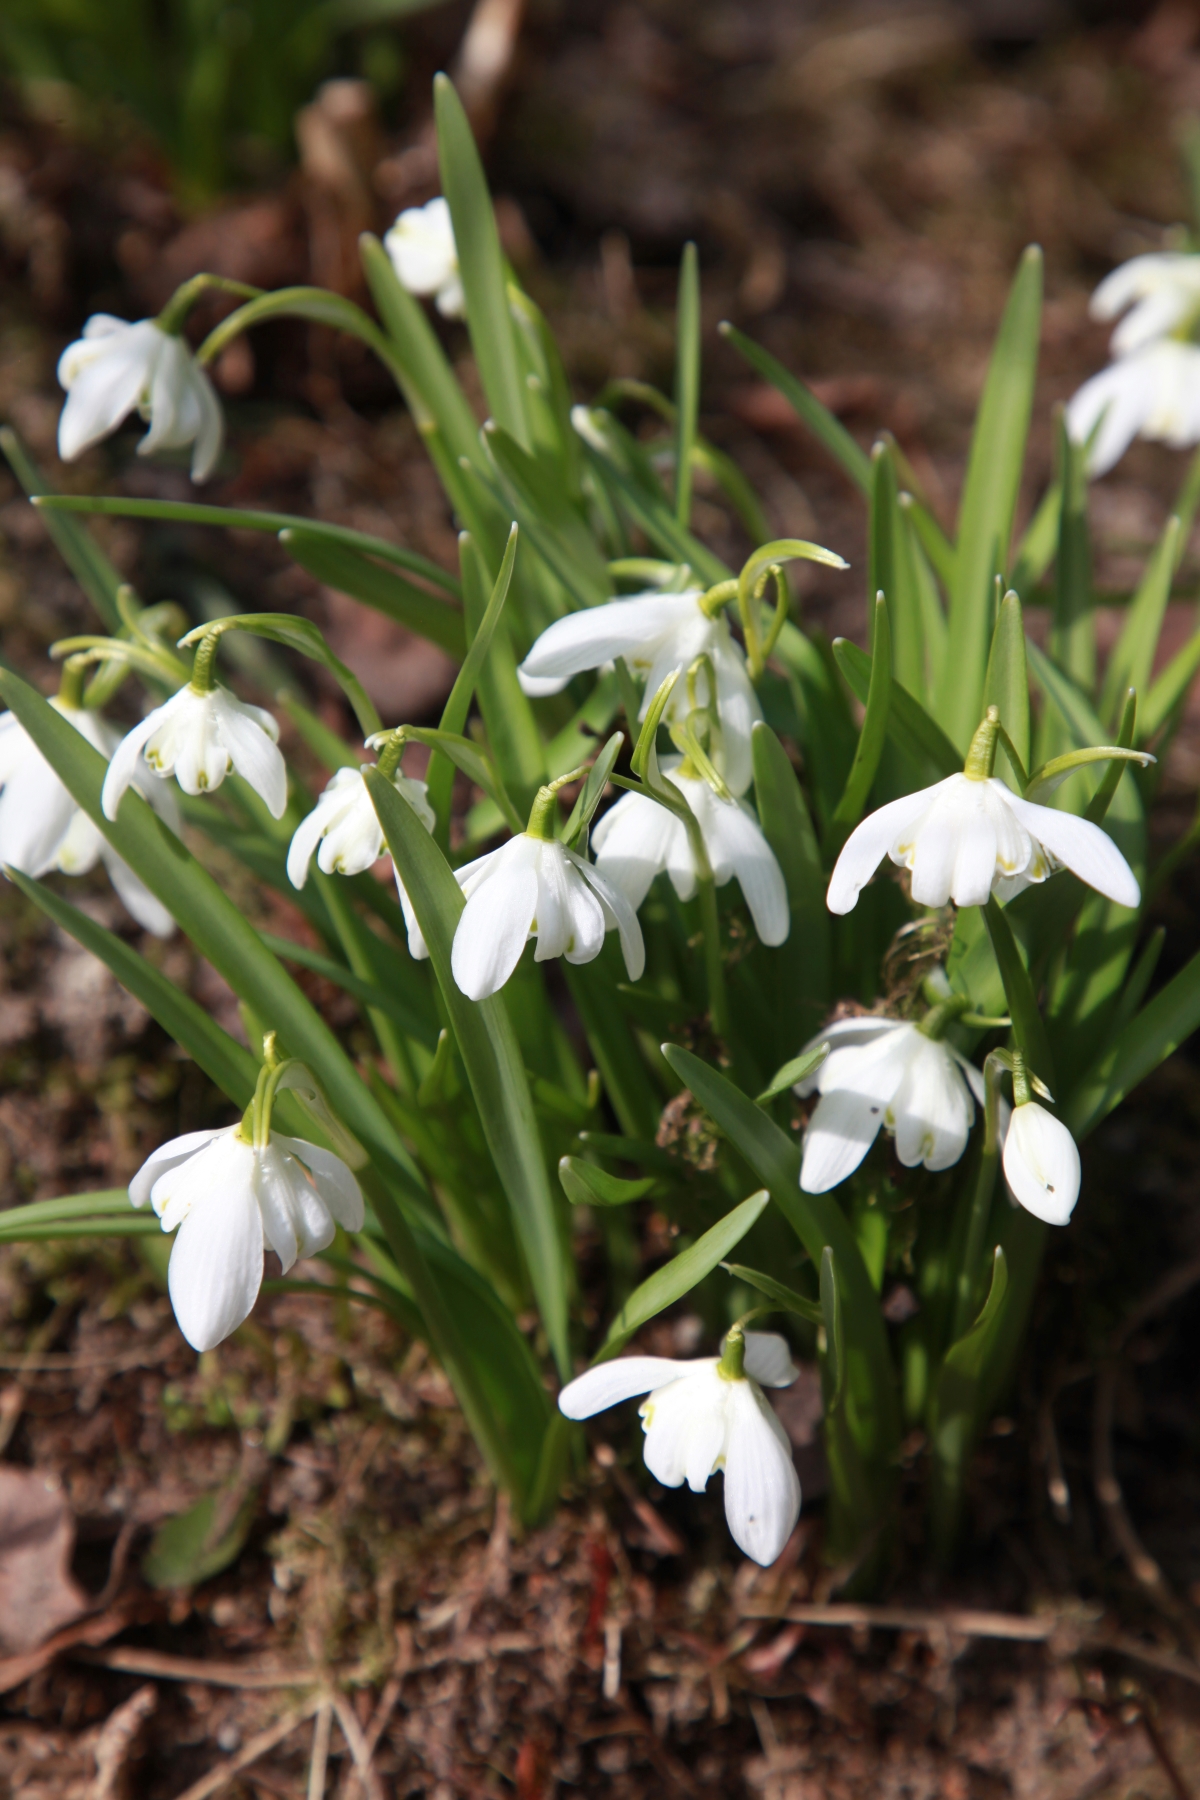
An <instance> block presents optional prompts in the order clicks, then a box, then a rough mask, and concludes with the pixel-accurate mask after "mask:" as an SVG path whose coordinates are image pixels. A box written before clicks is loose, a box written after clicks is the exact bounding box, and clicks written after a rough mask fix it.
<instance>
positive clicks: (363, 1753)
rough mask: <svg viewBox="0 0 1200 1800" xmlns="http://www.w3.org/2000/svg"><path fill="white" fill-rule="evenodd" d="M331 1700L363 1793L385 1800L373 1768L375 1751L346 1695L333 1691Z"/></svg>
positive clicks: (377, 1799) (368, 1799)
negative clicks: (368, 1741)
mask: <svg viewBox="0 0 1200 1800" xmlns="http://www.w3.org/2000/svg"><path fill="white" fill-rule="evenodd" d="M331 1700H332V1705H333V1710H334V1711H335V1712H336V1714H337V1721H338V1724H339V1725H340V1726H341V1728H342V1736H343V1737H344V1738H345V1740H346V1743H347V1746H348V1747H349V1750H350V1754H351V1756H352V1757H353V1758H354V1771H355V1774H356V1775H357V1776H358V1779H359V1781H360V1783H361V1784H362V1788H363V1792H364V1793H365V1794H366V1796H367V1800H384V1794H383V1788H382V1785H381V1784H380V1780H379V1777H378V1775H377V1774H376V1773H375V1771H374V1769H373V1768H372V1767H371V1759H372V1757H373V1755H374V1751H373V1749H372V1748H371V1746H369V1745H368V1743H367V1740H366V1738H365V1737H364V1735H363V1728H362V1726H361V1725H360V1724H359V1722H358V1720H357V1719H356V1718H355V1716H354V1708H353V1707H352V1706H351V1704H350V1702H349V1700H348V1699H347V1698H346V1696H345V1694H342V1693H338V1692H337V1690H336V1689H335V1690H334V1691H333V1694H332V1696H331Z"/></svg>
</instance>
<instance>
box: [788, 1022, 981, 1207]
mask: <svg viewBox="0 0 1200 1800" xmlns="http://www.w3.org/2000/svg"><path fill="white" fill-rule="evenodd" d="M823 1043H829V1044H831V1045H832V1046H833V1047H832V1049H831V1050H830V1052H829V1055H828V1056H827V1057H826V1058H825V1061H824V1062H823V1063H822V1064H821V1066H820V1068H819V1069H817V1070H815V1071H814V1072H813V1074H811V1075H809V1076H807V1077H806V1078H805V1079H804V1080H803V1081H798V1082H797V1083H796V1092H797V1094H799V1095H800V1097H801V1099H806V1098H807V1097H808V1095H809V1094H812V1093H818V1094H820V1096H821V1098H820V1099H819V1101H818V1102H817V1108H816V1111H815V1112H814V1113H813V1116H812V1118H811V1119H810V1121H809V1125H808V1130H807V1131H806V1132H805V1134H804V1161H803V1163H802V1164H801V1167H800V1186H801V1187H802V1188H803V1189H804V1190H805V1192H806V1193H809V1194H824V1193H826V1192H827V1191H828V1190H829V1189H830V1188H832V1187H836V1186H837V1185H838V1183H839V1182H840V1181H845V1180H846V1177H847V1176H848V1175H852V1174H853V1173H854V1171H855V1169H857V1167H858V1165H859V1164H860V1163H861V1162H862V1160H863V1158H864V1157H865V1156H866V1154H867V1151H868V1150H869V1149H870V1148H871V1145H872V1144H873V1143H874V1142H875V1139H876V1136H877V1135H878V1133H879V1131H880V1129H881V1128H882V1129H883V1130H884V1131H888V1132H891V1133H892V1134H893V1135H894V1136H895V1139H896V1154H897V1156H898V1157H899V1158H900V1161H901V1162H902V1163H903V1164H904V1166H905V1168H906V1169H915V1168H916V1167H917V1165H918V1164H919V1163H923V1164H924V1165H925V1167H926V1168H927V1169H949V1168H950V1167H951V1166H952V1165H953V1164H954V1163H956V1162H957V1161H958V1159H959V1157H960V1156H961V1155H962V1153H963V1151H964V1150H965V1149H966V1145H967V1137H968V1134H969V1133H970V1130H971V1126H972V1125H973V1124H974V1122H975V1101H976V1100H978V1101H979V1103H980V1105H981V1106H982V1105H983V1103H984V1100H985V1090H984V1081H983V1075H982V1073H981V1072H980V1070H978V1069H977V1068H976V1067H975V1065H974V1064H973V1063H970V1062H968V1061H967V1059H966V1057H965V1056H962V1055H961V1054H960V1053H959V1052H958V1051H957V1050H956V1049H955V1048H954V1046H953V1045H952V1044H950V1043H947V1042H946V1040H945V1039H944V1038H942V1039H937V1040H935V1039H933V1038H930V1037H927V1036H926V1035H925V1033H924V1032H923V1031H921V1030H920V1029H919V1027H918V1026H916V1025H914V1024H910V1023H907V1022H906V1021H904V1020H903V1019H877V1018H862V1019H839V1020H836V1021H835V1022H834V1023H833V1024H832V1025H827V1026H826V1028H825V1030H824V1031H822V1032H821V1033H819V1035H818V1036H817V1037H815V1038H814V1039H813V1040H812V1042H811V1043H810V1044H806V1045H805V1049H806V1050H812V1049H815V1048H816V1046H817V1045H818V1044H823Z"/></svg>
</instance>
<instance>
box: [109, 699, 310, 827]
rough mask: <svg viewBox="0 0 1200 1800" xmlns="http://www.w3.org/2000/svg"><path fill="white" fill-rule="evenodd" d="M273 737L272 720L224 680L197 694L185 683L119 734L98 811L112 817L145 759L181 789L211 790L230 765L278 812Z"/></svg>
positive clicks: (282, 779) (282, 775) (283, 789)
mask: <svg viewBox="0 0 1200 1800" xmlns="http://www.w3.org/2000/svg"><path fill="white" fill-rule="evenodd" d="M278 738H279V726H278V725H277V723H276V722H275V720H274V719H273V718H272V716H271V714H270V713H269V712H264V711H263V709H262V707H261V706H247V705H246V703H245V701H243V700H239V699H238V697H237V695H236V694H233V693H231V692H230V690H229V689H228V688H226V687H220V686H214V687H211V688H209V690H208V691H207V693H201V692H200V691H199V690H198V689H197V688H195V687H193V686H192V684H191V683H190V682H188V683H187V685H186V686H184V687H181V688H180V690H179V692H178V693H177V694H172V696H171V698H170V699H169V700H167V701H165V702H164V704H163V705H162V706H156V707H155V709H154V711H153V712H151V713H147V715H146V717H145V718H144V719H143V720H142V722H141V724H140V725H135V726H134V728H133V730H132V731H131V732H129V733H128V735H127V736H126V737H124V738H123V739H122V740H121V742H120V744H119V745H118V747H117V750H116V752H115V754H114V756H113V759H112V761H111V763H110V764H109V766H108V774H107V775H106V776H105V779H104V792H103V794H102V796H101V804H102V805H103V807H104V816H105V818H106V819H115V818H116V816H117V808H118V807H119V806H120V804H121V796H122V794H123V793H124V792H125V789H126V788H127V787H128V786H129V784H130V782H131V781H132V780H133V778H134V775H135V774H136V773H137V771H138V770H139V769H140V768H141V767H142V766H143V763H144V765H145V766H146V767H147V768H149V769H152V770H153V771H154V773H155V774H156V775H160V776H161V777H162V778H163V780H164V781H165V780H167V779H169V777H170V776H172V775H174V776H175V779H176V780H177V781H178V783H179V785H180V787H181V788H182V789H183V791H184V793H185V794H211V793H215V791H216V790H217V788H219V787H220V785H221V783H222V782H223V781H224V779H225V777H226V775H228V773H229V771H230V769H236V770H237V772H238V774H239V775H241V776H242V777H243V779H244V780H245V781H247V782H248V783H249V784H250V786H251V787H252V788H253V789H254V791H255V793H256V794H258V795H259V796H260V797H261V798H262V800H264V801H265V802H266V805H267V808H268V810H269V811H270V813H271V816H272V818H275V819H279V818H282V817H283V811H284V808H285V807H286V806H287V768H286V766H285V764H284V760H283V757H282V756H281V755H280V753H279V747H278Z"/></svg>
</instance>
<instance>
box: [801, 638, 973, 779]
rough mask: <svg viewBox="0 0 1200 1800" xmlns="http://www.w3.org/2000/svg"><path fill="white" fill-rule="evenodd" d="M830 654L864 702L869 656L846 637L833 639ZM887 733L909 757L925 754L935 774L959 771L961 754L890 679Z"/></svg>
mask: <svg viewBox="0 0 1200 1800" xmlns="http://www.w3.org/2000/svg"><path fill="white" fill-rule="evenodd" d="M833 654H834V656H835V657H836V658H837V664H838V667H839V669H840V670H841V671H842V674H843V675H844V676H845V677H846V680H847V681H848V682H849V683H850V686H851V687H852V688H853V689H854V692H855V693H856V694H857V695H858V698H859V699H860V700H862V701H864V702H865V701H866V699H867V696H868V694H869V693H870V691H871V659H870V657H869V656H868V655H867V654H866V652H865V651H864V650H860V649H859V647H858V645H857V644H852V643H851V642H850V640H849V639H848V638H837V639H835V640H834V646H833ZM888 736H889V737H890V738H891V739H892V740H893V742H894V743H895V745H896V747H897V749H899V750H903V751H905V752H906V753H907V754H908V755H910V756H916V757H927V758H928V759H929V761H930V762H931V763H932V764H933V765H934V767H935V769H936V770H937V772H938V775H939V777H940V776H943V775H957V774H961V772H962V757H961V756H960V755H959V753H958V751H957V750H956V749H955V748H954V745H953V744H952V743H951V742H950V739H949V738H948V737H947V736H946V734H945V732H944V731H943V730H942V728H941V726H940V725H939V724H938V723H937V721H936V720H935V719H932V718H931V717H930V715H929V714H928V713H927V712H926V711H925V708H924V707H923V706H922V705H921V702H920V701H919V700H915V699H914V698H913V696H912V695H911V694H910V693H909V692H908V690H907V688H903V687H901V685H900V683H899V682H898V681H893V682H892V691H891V699H890V703H889V706H888Z"/></svg>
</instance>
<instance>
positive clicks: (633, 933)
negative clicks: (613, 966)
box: [567, 851, 646, 981]
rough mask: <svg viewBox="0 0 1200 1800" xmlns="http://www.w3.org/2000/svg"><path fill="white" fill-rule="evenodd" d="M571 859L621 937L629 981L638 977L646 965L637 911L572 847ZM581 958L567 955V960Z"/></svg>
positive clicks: (638, 979)
mask: <svg viewBox="0 0 1200 1800" xmlns="http://www.w3.org/2000/svg"><path fill="white" fill-rule="evenodd" d="M567 854H568V856H570V857H571V859H572V861H574V862H577V863H578V864H579V867H580V869H581V871H582V873H583V876H584V879H585V880H586V881H587V883H588V885H589V887H591V888H593V889H594V890H595V892H596V894H597V895H598V897H599V900H600V904H601V906H602V907H603V909H604V913H605V923H606V924H607V923H608V921H609V920H610V919H611V921H612V922H613V923H614V924H615V925H616V928H617V936H618V937H619V938H620V940H621V955H622V956H623V957H624V958H625V972H626V974H627V975H628V976H629V979H630V981H640V980H641V978H642V975H643V974H644V972H645V968H646V945H645V942H644V940H643V938H642V928H641V926H640V925H639V924H638V920H637V913H636V912H635V911H634V909H633V907H632V905H631V904H630V902H629V901H628V900H627V899H626V897H625V895H624V894H623V893H621V891H620V889H619V888H617V887H614V886H613V884H612V883H611V882H609V881H607V880H606V879H605V877H604V876H603V875H602V874H601V873H600V871H599V870H598V869H595V868H593V866H592V865H591V864H590V863H586V862H584V860H583V858H582V857H576V856H575V854H574V852H573V851H568V852H567ZM579 960H581V959H580V958H577V957H574V956H568V958H567V961H568V962H575V961H579Z"/></svg>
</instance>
